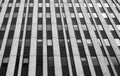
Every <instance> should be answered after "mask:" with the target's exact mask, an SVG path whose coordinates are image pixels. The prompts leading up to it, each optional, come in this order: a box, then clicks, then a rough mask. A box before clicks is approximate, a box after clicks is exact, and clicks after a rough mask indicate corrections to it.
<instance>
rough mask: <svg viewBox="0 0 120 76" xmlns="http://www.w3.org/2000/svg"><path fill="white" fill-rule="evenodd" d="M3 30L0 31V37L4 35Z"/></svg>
mask: <svg viewBox="0 0 120 76" xmlns="http://www.w3.org/2000/svg"><path fill="white" fill-rule="evenodd" d="M4 33H5V32H4V31H0V39H3V37H4Z"/></svg>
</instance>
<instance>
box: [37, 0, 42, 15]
mask: <svg viewBox="0 0 120 76" xmlns="http://www.w3.org/2000/svg"><path fill="white" fill-rule="evenodd" d="M41 1H42V0H41ZM38 13H42V7H38Z"/></svg>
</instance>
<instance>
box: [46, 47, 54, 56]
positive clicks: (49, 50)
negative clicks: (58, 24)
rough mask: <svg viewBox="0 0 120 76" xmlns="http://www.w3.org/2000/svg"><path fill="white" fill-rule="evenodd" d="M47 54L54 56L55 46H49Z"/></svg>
mask: <svg viewBox="0 0 120 76" xmlns="http://www.w3.org/2000/svg"><path fill="white" fill-rule="evenodd" d="M47 55H48V57H53V47H52V46H47Z"/></svg>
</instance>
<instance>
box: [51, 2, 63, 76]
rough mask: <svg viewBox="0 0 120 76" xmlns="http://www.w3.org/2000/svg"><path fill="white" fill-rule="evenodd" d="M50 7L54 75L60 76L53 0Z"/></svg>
mask: <svg viewBox="0 0 120 76" xmlns="http://www.w3.org/2000/svg"><path fill="white" fill-rule="evenodd" d="M50 9H51V21H52V38H53V53H54V64H55V76H62V66H61V58H60V47H59V40H58V31H57V23H56V15H55V6H54V0H50Z"/></svg>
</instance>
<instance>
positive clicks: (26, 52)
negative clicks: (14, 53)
mask: <svg viewBox="0 0 120 76" xmlns="http://www.w3.org/2000/svg"><path fill="white" fill-rule="evenodd" d="M29 53H30V46H25V47H24V58H28V57H29Z"/></svg>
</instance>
